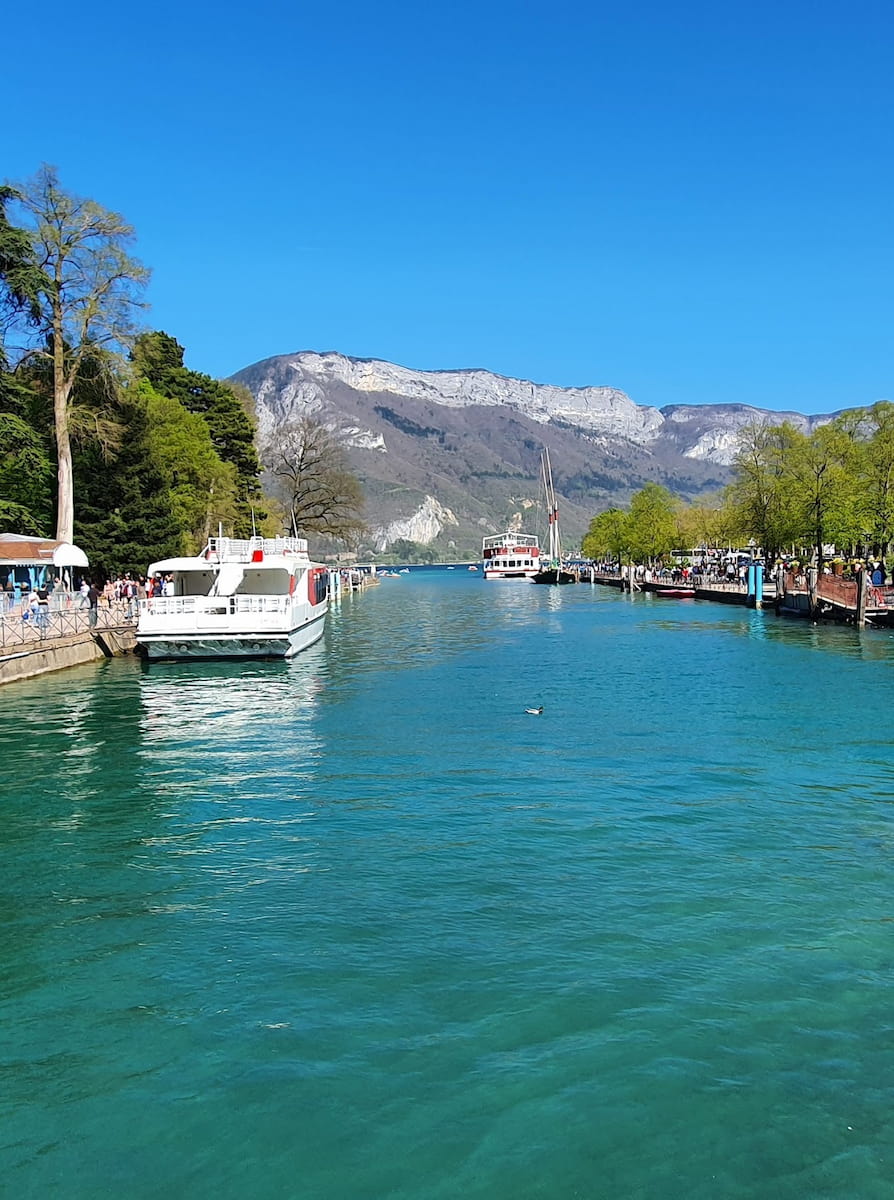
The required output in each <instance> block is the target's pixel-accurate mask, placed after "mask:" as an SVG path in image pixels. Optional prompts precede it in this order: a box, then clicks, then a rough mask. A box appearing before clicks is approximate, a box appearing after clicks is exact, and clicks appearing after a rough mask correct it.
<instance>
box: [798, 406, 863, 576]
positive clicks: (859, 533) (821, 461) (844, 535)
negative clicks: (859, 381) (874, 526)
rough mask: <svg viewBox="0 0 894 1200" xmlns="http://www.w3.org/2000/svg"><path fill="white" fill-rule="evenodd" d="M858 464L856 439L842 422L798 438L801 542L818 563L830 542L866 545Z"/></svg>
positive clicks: (799, 435)
mask: <svg viewBox="0 0 894 1200" xmlns="http://www.w3.org/2000/svg"><path fill="white" fill-rule="evenodd" d="M857 461H858V451H857V447H856V444H855V442H854V439H853V437H852V436H851V433H850V431H849V430H848V428H847V427H846V424H844V423H842V422H840V421H830V422H829V424H827V425H821V426H820V427H819V428H818V429H815V430H814V431H813V433H812V434H810V435H809V436H807V435H805V434H797V435H796V436H795V439H794V442H793V444H792V446H791V449H790V454H789V469H790V472H791V474H790V482H789V486H790V489H791V492H792V496H793V498H794V503H795V507H796V512H797V514H798V517H799V522H800V528H801V531H802V538H803V540H804V541H805V542H807V543H808V544H810V545H811V546H812V548H813V555H814V558H815V561H816V562H817V563H818V564H821V563H822V561H823V546H824V545H825V544H826V543H827V542H835V543H837V544H847V543H848V542H852V541H861V540H862V539H863V536H864V533H865V532H866V531H865V530H864V529H863V526H864V525H865V515H864V502H863V497H862V495H861V492H860V487H859V480H858V475H857V471H856V469H855V468H856V465H857Z"/></svg>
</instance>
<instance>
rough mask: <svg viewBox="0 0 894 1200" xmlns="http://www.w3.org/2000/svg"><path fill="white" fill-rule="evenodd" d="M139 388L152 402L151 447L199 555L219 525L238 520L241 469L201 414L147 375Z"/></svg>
mask: <svg viewBox="0 0 894 1200" xmlns="http://www.w3.org/2000/svg"><path fill="white" fill-rule="evenodd" d="M137 389H138V391H139V393H140V395H141V396H142V398H143V399H144V401H145V403H146V415H147V418H148V421H147V431H146V447H147V450H148V452H149V454H150V456H151V458H152V460H153V461H154V462H155V464H156V466H157V467H158V469H159V471H160V472H161V474H162V476H163V477H164V478H165V480H166V481H167V490H168V497H169V502H170V506H171V511H172V513H173V515H174V517H175V518H176V520H177V524H178V525H179V526H180V529H181V531H182V535H181V536H182V545H181V550H182V551H183V553H184V554H194V553H196V552H197V551H198V550H200V549H201V547H202V546H203V545H204V544H205V543H206V542H207V540H208V535H209V534H210V533H211V531H212V530H214V529H216V528H217V526H218V525H219V524H222V525H224V526H226V527H228V528H229V527H231V526H232V524H233V519H234V516H235V505H236V469H235V467H234V466H233V465H232V463H225V462H223V460H222V459H221V458H220V457H219V455H218V454H217V452H216V451H215V449H214V446H213V445H212V442H211V434H210V432H209V430H208V426H207V425H206V423H205V422H204V421H203V420H202V418H201V417H200V416H199V415H198V414H197V413H191V412H189V411H188V410H187V409H185V408H184V407H183V405H182V404H181V403H180V401H179V400H174V399H173V398H172V397H170V396H162V395H160V394H159V393H158V392H155V391H153V389H152V386H151V384H149V383H147V382H146V380H141V381H140V382H139V384H138V385H137Z"/></svg>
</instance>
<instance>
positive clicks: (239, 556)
mask: <svg viewBox="0 0 894 1200" xmlns="http://www.w3.org/2000/svg"><path fill="white" fill-rule="evenodd" d="M257 554H261V555H263V556H264V557H266V556H267V555H268V554H307V539H306V538H299V537H276V538H262V537H252V538H230V537H213V538H209V539H208V545H207V546H206V547H205V551H204V556H205V558H207V559H210V560H211V561H213V562H250V561H251V559H252V558H253V557H254V556H255V555H257Z"/></svg>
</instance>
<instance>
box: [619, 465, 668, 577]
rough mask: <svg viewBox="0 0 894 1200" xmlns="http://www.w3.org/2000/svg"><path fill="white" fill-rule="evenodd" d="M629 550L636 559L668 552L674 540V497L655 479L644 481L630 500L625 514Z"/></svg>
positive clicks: (656, 557)
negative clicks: (627, 512) (628, 508)
mask: <svg viewBox="0 0 894 1200" xmlns="http://www.w3.org/2000/svg"><path fill="white" fill-rule="evenodd" d="M627 535H628V544H629V548H630V553H631V555H632V556H633V558H634V559H635V560H636V561H637V562H654V561H655V560H656V559H659V558H662V557H663V556H664V555H667V554H670V552H671V550H673V548H674V544H675V542H676V540H677V524H676V518H675V506H674V498H673V496H672V495H671V494H670V492H669V491H668V490H667V488H665V487H662V486H661V485H660V484H657V483H647V484H646V486H645V487H644V488H642V489H641V490H640V491H638V492H636V493H635V494H634V495H633V496H632V497H631V500H630V512H629V514H628V517H627Z"/></svg>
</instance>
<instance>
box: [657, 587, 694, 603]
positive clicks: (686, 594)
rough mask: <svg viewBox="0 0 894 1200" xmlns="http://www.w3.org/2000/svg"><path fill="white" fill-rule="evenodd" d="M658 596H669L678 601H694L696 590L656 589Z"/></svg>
mask: <svg viewBox="0 0 894 1200" xmlns="http://www.w3.org/2000/svg"><path fill="white" fill-rule="evenodd" d="M655 595H656V596H668V597H673V598H674V599H677V600H694V599H695V589H694V588H675V587H656V588H655Z"/></svg>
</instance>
